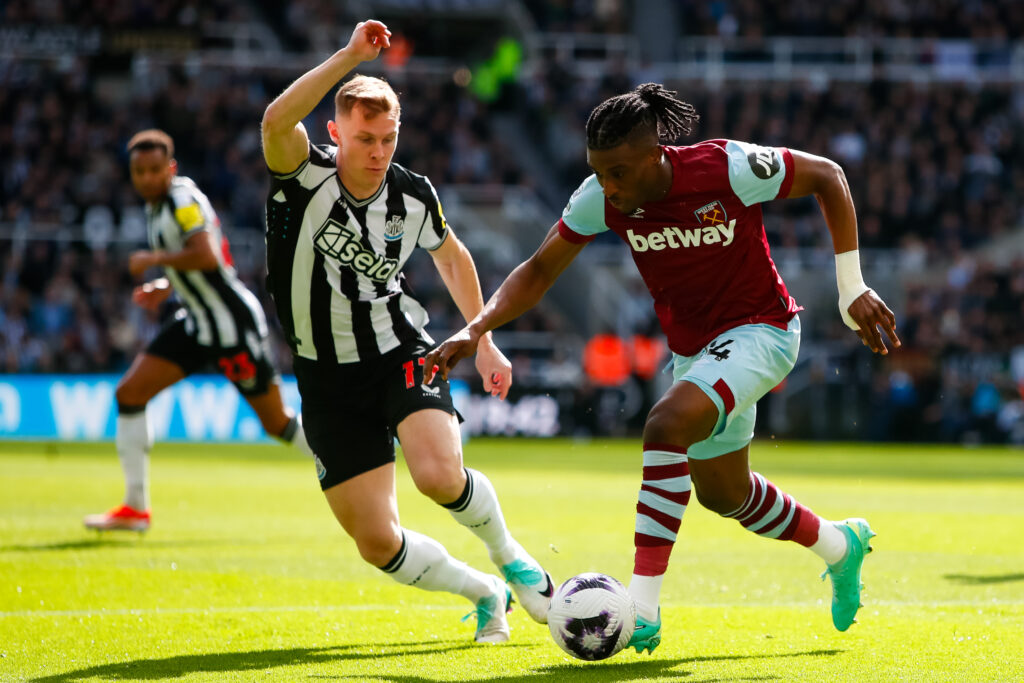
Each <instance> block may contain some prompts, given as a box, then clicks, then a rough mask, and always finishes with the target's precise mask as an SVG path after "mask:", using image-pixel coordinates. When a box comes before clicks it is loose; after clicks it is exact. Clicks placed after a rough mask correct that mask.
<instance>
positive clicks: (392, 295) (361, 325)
mask: <svg viewBox="0 0 1024 683" xmlns="http://www.w3.org/2000/svg"><path fill="white" fill-rule="evenodd" d="M336 153H337V148H336V147H333V146H328V145H313V144H310V146H309V158H308V159H306V161H304V162H303V163H302V165H301V166H299V168H298V169H296V170H295V171H293V172H292V173H289V174H287V175H273V174H272V176H271V183H270V191H269V196H268V199H267V271H268V282H267V284H268V288H269V289H270V293H271V295H272V296H273V297H274V301H275V303H276V304H277V314H278V317H279V318H280V320H281V325H282V326H283V327H284V330H285V334H286V335H287V337H288V340H289V344H290V346H291V348H292V351H293V352H294V353H295V354H296V355H297V356H300V357H302V358H309V359H311V360H320V361H323V362H328V363H354V362H359V361H365V360H371V359H374V358H376V357H378V356H380V355H381V354H382V353H385V352H387V351H390V350H391V349H394V348H396V347H398V346H399V345H400V344H404V343H407V342H410V341H414V340H416V339H418V338H424V339H426V340H428V341H430V338H429V337H428V336H427V334H426V332H424V331H423V328H424V326H425V325H426V324H427V312H426V310H424V308H423V307H422V306H421V305H420V304H419V302H417V301H416V300H415V299H413V298H412V297H411V296H410V295H409V294H408V293H407V292H406V291H405V289H404V287H403V284H404V277H403V275H402V273H401V270H402V266H403V265H404V264H405V262H406V261H407V260H408V259H409V256H410V255H411V254H412V252H413V250H414V249H415V248H416V247H423V248H424V249H427V250H430V251H433V250H434V249H437V248H438V247H440V246H441V244H442V243H444V240H445V238H446V237H447V236H448V226H447V225H446V223H445V219H444V214H443V213H442V211H441V203H440V202H439V201H438V198H437V193H436V192H435V191H434V188H433V186H432V185H431V184H430V181H429V180H427V179H426V178H425V177H424V176H421V175H417V174H416V173H412V172H411V171H408V170H406V169H405V168H403V167H401V166H399V165H398V164H395V163H392V164H391V166H390V167H389V168H388V171H387V175H386V177H385V180H384V182H383V183H382V184H381V187H380V189H378V190H377V192H376V193H375V194H374V195H373V196H372V197H369V198H367V199H362V200H358V201H357V200H356V199H354V198H353V197H352V196H351V195H350V194H349V193H348V191H347V190H346V189H345V188H344V187H343V186H342V184H341V178H340V177H339V176H338V173H337V167H336V166H335V155H336Z"/></svg>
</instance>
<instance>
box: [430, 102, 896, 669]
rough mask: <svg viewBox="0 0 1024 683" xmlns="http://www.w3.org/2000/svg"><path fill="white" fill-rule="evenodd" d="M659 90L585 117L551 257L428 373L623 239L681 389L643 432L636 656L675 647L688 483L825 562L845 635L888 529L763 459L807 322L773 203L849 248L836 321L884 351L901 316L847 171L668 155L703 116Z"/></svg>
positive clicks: (800, 162) (433, 356) (698, 153)
mask: <svg viewBox="0 0 1024 683" xmlns="http://www.w3.org/2000/svg"><path fill="white" fill-rule="evenodd" d="M674 95H675V93H674V92H671V91H668V90H666V89H665V88H664V87H663V86H661V85H658V84H655V83H645V84H643V85H641V86H638V87H637V88H636V89H634V90H633V91H632V92H629V93H626V94H624V95H619V96H617V97H613V98H610V99H608V100H606V101H604V102H603V103H601V104H600V105H598V106H597V107H596V108H595V109H594V111H593V112H592V113H591V115H590V118H589V120H588V121H587V161H588V163H589V164H590V167H591V168H592V169H593V170H594V174H593V175H591V176H590V177H588V178H587V179H586V180H585V181H584V182H583V184H582V185H580V187H579V189H577V190H576V192H575V194H573V196H572V198H571V199H570V200H569V203H568V205H567V206H566V207H565V210H564V211H563V213H562V218H561V219H560V220H559V221H558V222H557V223H556V224H555V225H554V226H553V227H552V229H551V231H550V232H549V233H548V236H547V238H546V239H545V240H544V243H543V244H542V245H541V246H540V248H539V249H538V250H537V252H536V253H535V254H534V255H533V256H531V257H530V259H529V260H527V261H526V262H524V263H523V264H521V265H520V266H518V267H517V268H516V269H515V270H514V271H513V272H512V273H511V274H510V275H509V276H508V278H507V279H506V280H505V282H504V283H503V284H502V285H501V286H500V287H499V288H498V290H497V291H496V292H495V293H494V296H492V297H491V299H490V300H489V301H488V302H487V305H486V306H485V307H484V310H483V311H482V312H481V313H480V315H478V316H477V317H476V319H475V320H473V321H472V322H471V323H470V324H469V325H468V326H467V327H466V328H464V329H463V330H462V331H461V332H459V333H457V334H455V335H453V336H452V337H451V338H449V339H448V340H447V341H445V342H444V343H443V344H441V345H440V346H439V347H438V348H437V349H435V350H433V351H432V352H431V353H430V354H429V355H428V356H427V359H426V364H427V367H428V368H431V369H433V368H434V367H435V366H437V369H438V372H439V373H440V375H441V377H445V376H446V374H447V372H448V370H449V369H450V368H451V367H452V366H454V365H455V363H457V362H458V361H459V360H460V359H461V358H465V357H467V356H469V355H471V354H472V353H473V351H474V349H475V348H476V345H477V342H478V339H479V338H480V335H482V334H484V333H485V332H486V331H487V330H491V329H493V328H495V327H498V326H499V325H502V324H504V323H506V322H508V321H510V320H512V319H514V318H515V317H516V316H518V315H520V314H522V313H523V312H524V311H526V310H528V309H529V308H530V307H531V306H533V305H534V304H536V302H537V301H539V300H540V298H541V297H542V296H543V294H544V292H545V291H547V289H548V288H549V287H550V286H551V284H552V283H553V282H554V281H555V279H556V278H557V277H558V275H559V274H560V273H561V272H562V271H563V270H564V269H565V268H566V267H567V266H568V265H569V263H570V262H572V260H573V259H574V258H575V257H576V255H577V254H578V253H579V252H580V250H581V249H583V247H584V246H585V245H586V244H587V243H588V242H589V241H591V240H592V239H594V237H595V236H596V235H597V234H598V233H601V232H605V231H608V230H611V231H613V232H614V233H616V234H617V235H618V236H619V237H620V238H621V239H622V240H623V241H624V242H625V243H626V244H627V245H628V246H629V248H630V250H631V251H632V255H633V260H634V262H635V263H636V265H637V268H638V270H639V271H640V274H641V276H642V277H643V279H644V282H645V283H646V284H647V287H648V289H649V290H650V292H651V295H652V296H653V297H654V308H655V311H656V313H657V314H658V318H659V321H660V322H661V327H662V330H663V331H664V332H665V335H666V336H667V338H668V344H669V347H670V348H671V349H672V351H673V355H674V359H673V378H674V380H675V381H674V383H673V385H672V387H671V388H670V389H669V390H668V391H667V392H666V393H665V395H664V396H662V398H661V399H660V400H659V401H658V402H657V403H656V404H655V406H654V407H653V408H652V409H651V412H650V413H649V415H648V417H647V421H646V423H645V425H644V434H643V440H644V445H643V482H642V485H641V489H640V494H639V500H638V502H637V507H636V509H637V517H636V531H635V539H634V545H635V548H636V555H635V561H634V570H633V577H632V580H631V581H630V585H629V591H630V594H631V595H632V596H633V597H634V599H635V601H636V605H637V615H638V618H637V627H636V631H635V633H634V635H633V639H632V640H631V641H630V645H631V646H632V647H634V648H636V650H637V652H640V651H642V650H647V651H648V652H651V651H653V650H654V648H655V647H657V646H658V644H659V643H660V642H661V614H660V610H659V606H658V605H659V594H660V591H661V584H662V579H663V577H664V574H665V571H666V569H667V567H668V561H669V555H670V553H671V551H672V547H673V545H674V543H675V540H676V534H677V532H678V530H679V525H680V522H681V521H682V517H683V512H684V510H685V509H686V505H687V503H688V502H689V500H690V490H691V484H692V488H693V490H695V491H696V493H697V499H698V500H699V501H700V502H701V504H702V505H704V507H706V508H708V509H710V510H712V511H714V512H717V513H718V514H720V515H722V516H724V517H729V518H732V519H736V520H737V521H738V522H740V524H742V525H743V526H744V527H745V528H746V529H748V530H750V531H752V532H754V533H756V534H758V535H760V536H763V537H766V538H774V539H780V540H791V541H795V542H797V543H799V544H801V545H803V546H806V547H808V548H810V549H811V550H812V551H813V552H814V553H816V554H817V555H818V556H820V557H821V558H822V559H823V560H824V561H825V563H826V565H827V569H826V573H827V574H828V575H829V576H830V577H831V579H832V621H833V624H834V625H835V627H836V628H837V629H838V630H840V631H845V630H846V629H847V628H849V627H850V625H851V624H852V623H853V621H854V616H855V615H856V613H857V610H858V609H859V607H860V590H861V584H860V573H861V565H862V563H863V560H864V555H865V554H866V553H867V552H868V551H870V547H869V545H868V540H869V539H870V538H871V536H873V535H874V533H873V532H872V531H871V529H870V527H869V526H868V524H867V522H866V521H864V520H863V519H847V520H845V521H842V522H831V521H828V520H825V519H822V518H820V517H818V516H817V515H815V514H814V513H813V512H811V511H810V510H809V509H808V508H806V507H804V506H803V505H801V504H800V503H798V502H797V501H796V500H794V499H793V498H792V497H791V496H790V495H788V494H786V493H784V492H783V491H781V490H779V489H778V488H777V487H776V486H775V485H774V484H772V483H771V482H770V481H768V480H767V479H765V478H764V477H763V476H761V475H760V474H758V473H756V472H752V471H751V469H750V466H749V463H748V450H749V446H750V441H751V439H752V438H753V428H754V415H755V405H756V403H757V401H758V399H760V398H761V396H763V395H764V394H766V393H767V392H768V391H770V390H771V389H772V388H774V387H775V386H777V385H778V384H779V383H780V382H781V381H782V380H783V379H784V378H785V377H786V375H787V374H788V373H789V371H790V370H791V369H792V368H793V365H794V363H795V362H796V356H797V351H798V348H799V343H800V319H799V316H798V315H797V313H798V312H799V311H800V310H801V309H800V307H799V306H797V304H796V302H795V301H794V300H793V298H792V297H791V296H790V295H789V292H788V291H787V290H786V286H785V284H784V283H783V282H782V278H781V277H779V274H778V272H777V271H776V269H775V264H774V263H773V262H772V259H771V255H770V252H769V249H768V241H767V238H766V237H765V231H764V225H763V219H762V215H761V208H760V206H759V204H760V203H761V202H765V201H770V200H773V199H781V198H786V197H806V196H809V195H814V196H815V197H816V198H817V199H818V202H819V204H820V205H821V208H822V213H823V214H824V217H825V222H826V224H827V225H828V228H829V231H830V232H831V234H832V241H833V246H834V249H835V252H836V275H837V281H838V286H839V312H840V315H841V317H842V319H843V321H844V322H845V323H846V324H847V326H849V327H850V328H851V329H853V330H855V331H856V332H857V334H858V335H859V336H860V338H861V340H862V341H863V342H864V344H865V345H867V346H868V347H869V348H870V349H871V350H872V351H874V352H876V353H883V354H884V353H887V349H886V346H885V343H884V342H883V339H882V336H881V333H880V331H879V328H881V330H882V331H884V333H885V334H886V335H887V336H888V338H889V339H890V341H891V342H892V343H893V344H894V345H896V346H899V345H900V342H899V339H898V338H897V336H896V332H895V317H894V316H893V314H892V312H891V311H890V310H889V309H888V307H886V305H885V303H884V302H883V301H882V300H881V299H880V298H879V297H878V296H877V295H876V294H875V293H874V291H872V290H871V289H869V288H868V286H867V285H866V284H864V280H863V278H862V277H861V271H860V257H859V255H858V250H857V218H856V213H855V210H854V206H853V200H852V198H851V197H850V191H849V187H848V185H847V182H846V177H845V175H844V174H843V171H842V169H840V167H839V166H838V165H837V164H835V163H834V162H832V161H829V160H828V159H824V158H822V157H817V156H813V155H810V154H806V153H803V152H799V151H796V150H791V149H786V148H777V147H760V146H757V145H751V144H749V143H745V142H738V141H734V140H708V141H705V142H701V143H698V144H695V145H690V146H686V147H676V146H671V145H663V144H661V141H662V140H668V141H673V140H675V139H677V138H678V137H679V136H680V135H682V134H684V133H689V132H690V127H691V125H692V123H693V122H694V121H696V120H697V118H698V117H697V114H696V112H695V111H694V109H693V107H692V106H691V105H689V104H687V103H685V102H682V101H680V100H678V99H676V98H675V97H674Z"/></svg>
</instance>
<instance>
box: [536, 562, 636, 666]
mask: <svg viewBox="0 0 1024 683" xmlns="http://www.w3.org/2000/svg"><path fill="white" fill-rule="evenodd" d="M635 628H636V604H635V603H634V602H633V598H631V597H630V596H629V593H628V592H626V587H625V586H623V585H622V584H621V583H619V582H618V580H617V579H614V578H612V577H611V576H608V575H607V574H599V573H597V572H587V573H585V574H579V575H578V576H574V577H572V578H571V579H569V580H568V581H566V582H565V583H563V584H562V585H561V586H559V587H558V590H556V591H555V594H554V595H552V596H551V606H550V607H549V608H548V629H549V630H550V631H551V637H552V638H554V640H555V642H556V643H558V647H560V648H562V649H563V650H565V651H566V652H567V653H569V654H570V655H572V656H573V657H576V658H577V659H585V660H588V661H596V660H598V659H607V658H608V657H611V656H612V655H614V654H615V653H616V652H618V651H619V650H621V649H622V648H624V647H626V645H627V644H628V643H629V639H630V638H632V637H633V631H634V629H635Z"/></svg>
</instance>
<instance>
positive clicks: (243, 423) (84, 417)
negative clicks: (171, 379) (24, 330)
mask: <svg viewBox="0 0 1024 683" xmlns="http://www.w3.org/2000/svg"><path fill="white" fill-rule="evenodd" d="M119 378H120V377H119V376H118V375H37V376H31V375H21V376H6V377H0V438H14V439H55V440H59V441H108V440H113V438H114V424H115V422H116V419H117V404H116V402H115V400H114V389H115V387H116V386H117V381H118V379H119ZM281 390H282V393H283V395H284V399H285V403H286V404H288V405H289V406H291V407H292V408H296V409H297V408H298V405H299V392H298V389H297V388H296V386H295V380H294V379H293V378H285V379H284V381H283V382H282V386H281ZM147 410H148V412H149V417H150V424H152V426H153V435H154V437H155V438H156V439H157V440H158V441H248V442H252V441H268V440H269V439H268V437H267V436H266V435H265V434H264V432H263V428H262V427H261V426H260V422H259V419H258V418H257V417H256V414H255V413H254V412H253V410H252V408H250V407H249V404H248V403H246V402H245V401H244V400H242V397H241V396H240V395H239V393H238V391H237V390H236V389H235V388H234V386H232V385H231V383H229V382H228V381H227V380H225V379H224V378H223V377H219V376H217V375H193V376H192V377H189V378H187V379H185V380H182V381H181V382H179V383H177V384H175V385H174V386H172V387H170V388H169V389H166V390H164V391H162V392H161V393H159V394H158V395H157V396H156V398H154V399H153V400H152V401H151V402H150V403H149V406H148V408H147Z"/></svg>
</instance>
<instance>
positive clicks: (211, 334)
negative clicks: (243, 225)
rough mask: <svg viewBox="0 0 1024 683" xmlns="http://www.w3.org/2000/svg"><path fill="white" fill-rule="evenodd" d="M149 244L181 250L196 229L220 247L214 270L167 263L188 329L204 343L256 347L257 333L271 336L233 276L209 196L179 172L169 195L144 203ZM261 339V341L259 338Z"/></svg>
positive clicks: (260, 311)
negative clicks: (255, 337) (172, 266)
mask: <svg viewBox="0 0 1024 683" xmlns="http://www.w3.org/2000/svg"><path fill="white" fill-rule="evenodd" d="M146 225H147V228H148V231H149V244H150V246H151V247H152V248H153V249H162V250H164V251H181V250H182V249H184V248H185V243H186V242H187V241H188V239H189V238H190V237H192V236H193V235H195V234H196V233H198V232H200V231H203V230H206V231H209V232H210V233H211V234H212V235H213V239H214V243H215V244H217V245H218V247H219V249H218V251H217V261H218V265H217V269H216V270H176V269H175V268H171V267H170V266H164V272H165V273H166V275H167V279H168V280H170V282H171V284H172V285H173V286H174V291H175V292H177V294H178V296H179V297H180V298H181V300H182V301H183V302H184V303H185V307H186V309H187V311H188V317H187V319H186V329H187V331H188V332H189V334H194V335H195V337H196V340H197V341H198V342H199V344H201V345H202V346H217V347H222V348H232V347H236V346H252V345H253V343H254V340H252V339H248V338H247V333H248V336H251V335H252V334H253V333H255V334H257V335H258V336H259V337H260V339H262V338H265V337H266V336H267V320H266V317H265V316H264V314H263V308H262V307H261V306H260V302H259V300H258V299H257V298H256V296H255V295H254V294H253V293H252V292H250V291H249V290H248V289H246V287H245V285H243V284H242V283H241V281H239V279H238V275H236V274H235V268H234V266H233V265H232V263H231V253H230V252H229V251H228V246H227V241H226V240H225V239H224V237H223V235H222V234H221V231H220V219H218V218H217V214H216V213H214V211H213V207H212V206H211V205H210V200H208V199H207V198H206V195H204V194H203V193H202V192H201V191H200V190H199V188H198V187H196V184H195V183H194V182H192V181H191V180H190V179H189V178H185V177H182V176H175V177H174V179H173V180H172V181H171V187H170V189H169V190H168V192H167V196H166V197H165V198H164V199H163V200H162V201H160V202H158V203H155V204H148V205H147V206H146ZM255 341H258V340H255Z"/></svg>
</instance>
